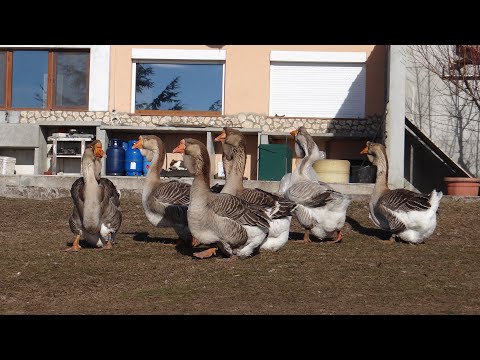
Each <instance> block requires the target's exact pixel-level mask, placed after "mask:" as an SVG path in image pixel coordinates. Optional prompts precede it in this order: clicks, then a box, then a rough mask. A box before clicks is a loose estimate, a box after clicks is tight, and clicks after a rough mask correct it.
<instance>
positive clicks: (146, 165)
mask: <svg viewBox="0 0 480 360" xmlns="http://www.w3.org/2000/svg"><path fill="white" fill-rule="evenodd" d="M151 164H152V162H151V161H148V160H147V158H146V157H145V156H144V157H143V175H145V176H146V175H147V173H148V169H150V165H151Z"/></svg>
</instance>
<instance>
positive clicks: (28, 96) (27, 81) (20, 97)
mask: <svg viewBox="0 0 480 360" xmlns="http://www.w3.org/2000/svg"><path fill="white" fill-rule="evenodd" d="M13 64H14V67H13V84H14V86H13V87H12V107H14V108H15V107H22V108H38V107H41V104H40V103H39V102H38V101H37V100H35V94H36V93H38V94H40V95H41V93H42V90H41V88H40V84H41V85H43V84H44V76H45V77H46V76H47V74H48V51H15V52H14V53H13Z"/></svg>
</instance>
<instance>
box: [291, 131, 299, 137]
mask: <svg viewBox="0 0 480 360" xmlns="http://www.w3.org/2000/svg"><path fill="white" fill-rule="evenodd" d="M297 134H298V130H293V131H290V135H292V136H297Z"/></svg>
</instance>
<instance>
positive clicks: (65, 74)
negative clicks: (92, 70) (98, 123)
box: [55, 52, 90, 107]
mask: <svg viewBox="0 0 480 360" xmlns="http://www.w3.org/2000/svg"><path fill="white" fill-rule="evenodd" d="M89 56H90V54H89V53H86V52H62V53H60V52H59V53H57V54H56V64H55V65H56V73H55V76H56V86H55V106H61V107H68V106H83V107H86V106H87V96H88V89H87V84H88V82H87V74H88V58H89Z"/></svg>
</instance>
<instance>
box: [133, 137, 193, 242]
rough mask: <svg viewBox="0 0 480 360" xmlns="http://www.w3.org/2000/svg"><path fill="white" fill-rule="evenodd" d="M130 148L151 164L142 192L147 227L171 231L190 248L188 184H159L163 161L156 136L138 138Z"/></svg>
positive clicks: (161, 146) (170, 182) (163, 154)
mask: <svg viewBox="0 0 480 360" xmlns="http://www.w3.org/2000/svg"><path fill="white" fill-rule="evenodd" d="M133 148H135V149H140V151H141V153H142V155H144V156H146V157H147V160H148V161H151V163H150V168H149V169H148V172H147V175H146V177H145V183H144V185H143V190H142V205H143V210H144V211H145V215H146V217H147V219H148V221H150V223H151V224H152V225H154V226H156V227H159V228H167V227H172V228H173V229H174V230H175V232H176V233H177V235H178V237H179V239H180V240H181V241H183V242H184V244H185V245H187V246H190V245H191V244H192V241H193V239H192V235H191V233H190V230H189V229H188V221H187V208H188V203H189V202H190V184H187V183H183V182H180V181H177V180H171V181H168V182H162V181H161V179H160V172H161V171H162V167H163V163H164V159H165V146H164V144H163V141H162V140H161V139H160V138H159V137H158V136H156V135H140V136H139V137H138V141H137V142H136V143H135V144H134V145H133Z"/></svg>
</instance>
